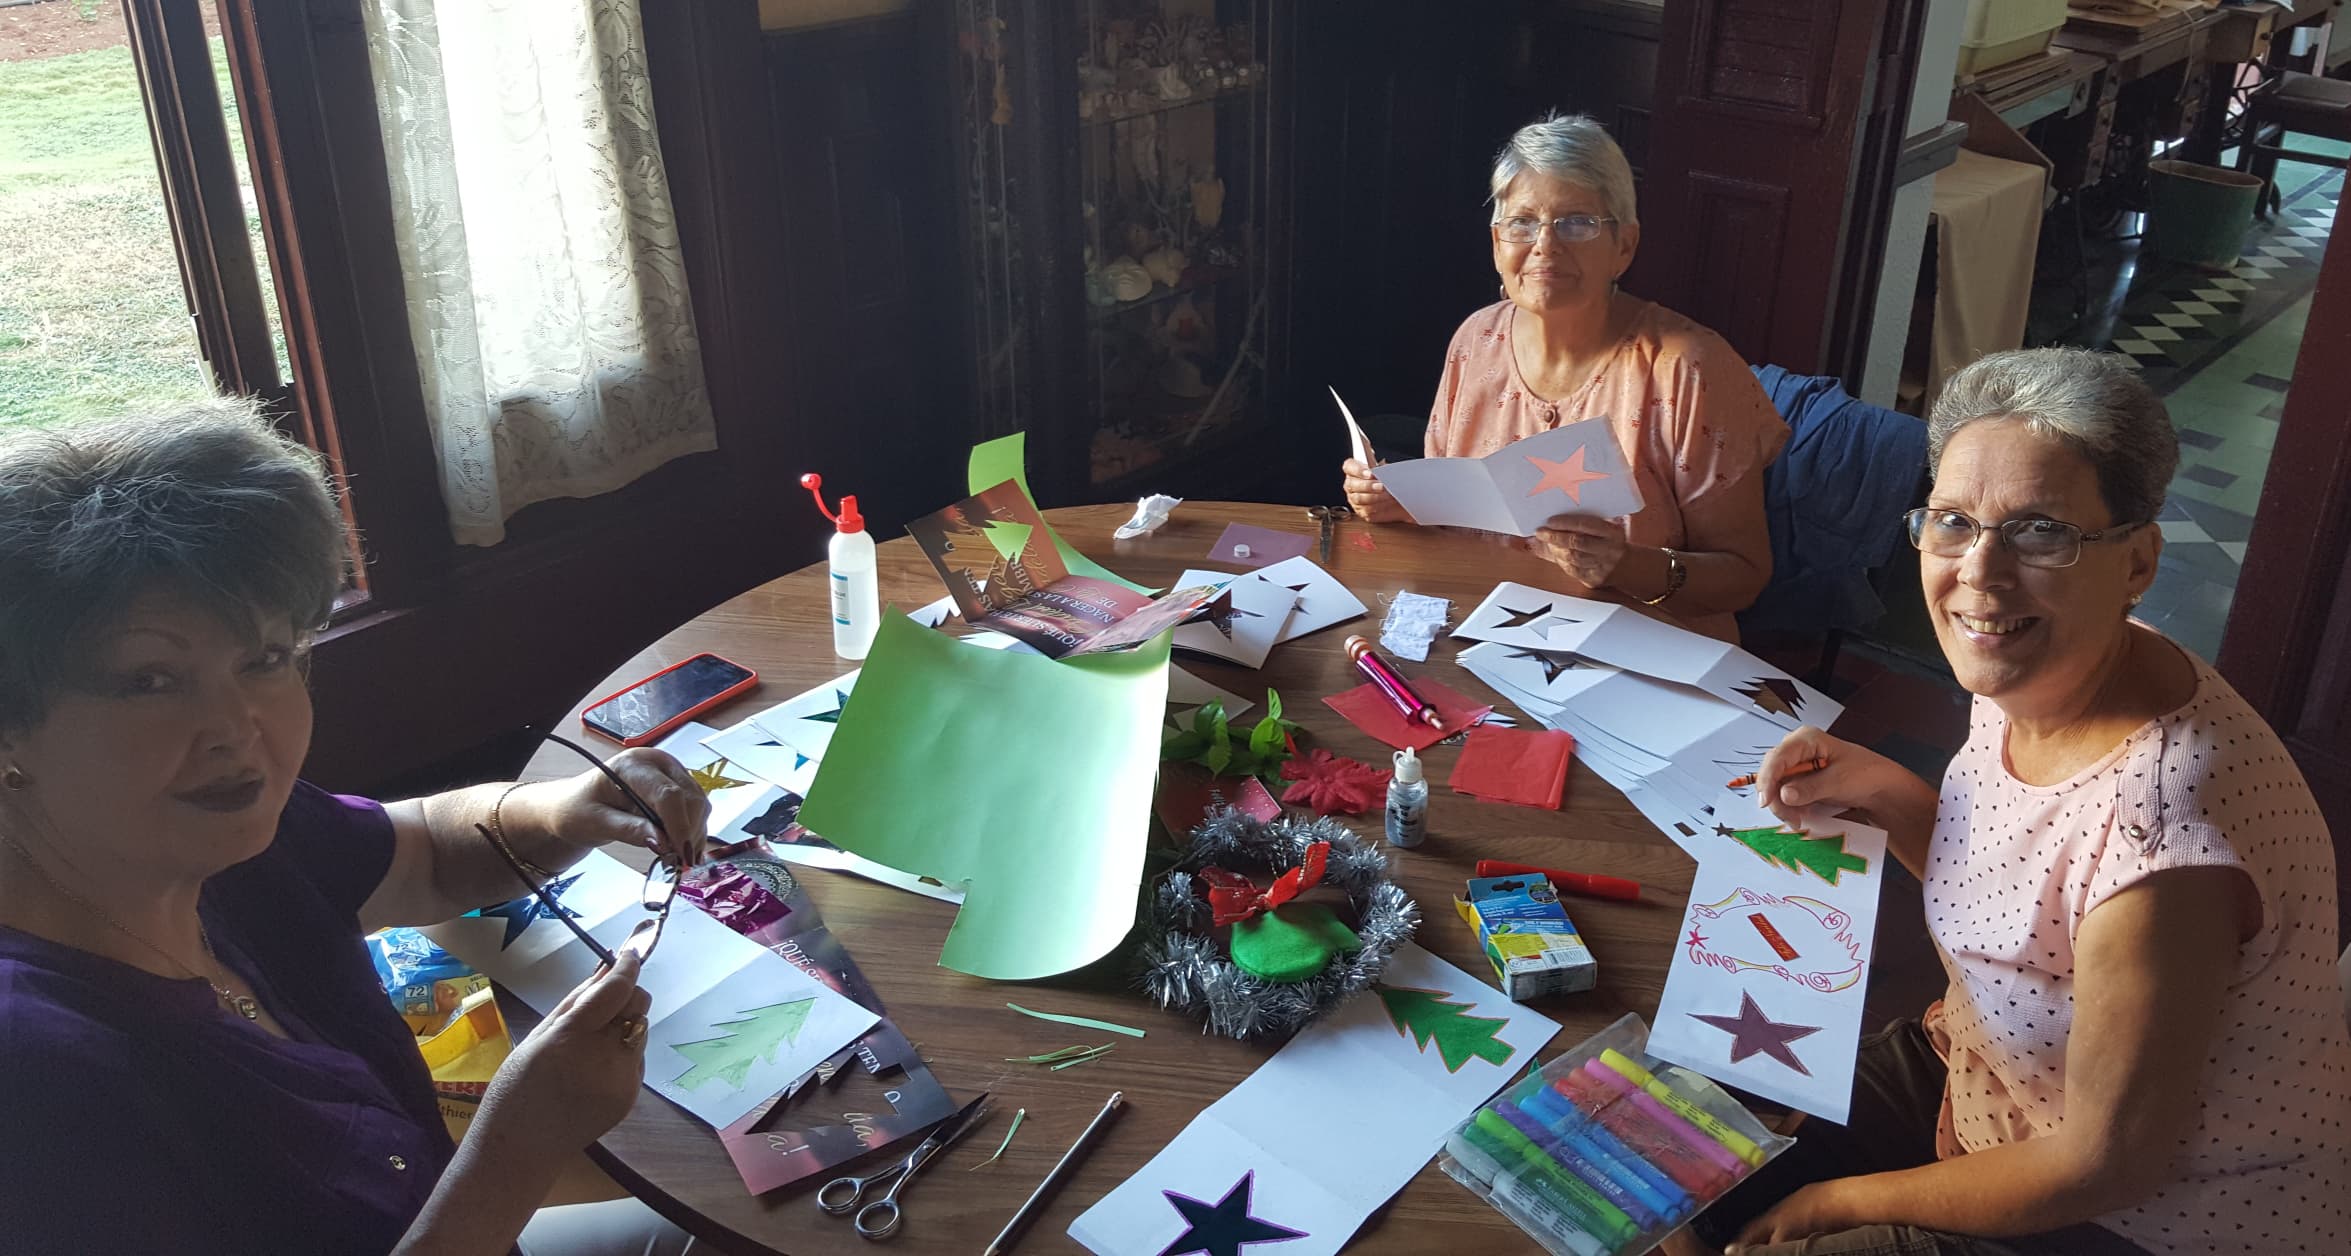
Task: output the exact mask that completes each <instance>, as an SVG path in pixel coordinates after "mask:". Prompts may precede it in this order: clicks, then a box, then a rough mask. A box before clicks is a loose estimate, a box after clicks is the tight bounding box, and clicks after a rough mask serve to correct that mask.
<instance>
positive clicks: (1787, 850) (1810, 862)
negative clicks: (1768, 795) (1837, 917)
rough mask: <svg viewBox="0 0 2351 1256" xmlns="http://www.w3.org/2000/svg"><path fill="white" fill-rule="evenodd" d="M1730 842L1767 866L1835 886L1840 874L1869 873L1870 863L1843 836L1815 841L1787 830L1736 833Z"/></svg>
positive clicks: (1825, 837) (1806, 835) (1775, 829)
mask: <svg viewBox="0 0 2351 1256" xmlns="http://www.w3.org/2000/svg"><path fill="white" fill-rule="evenodd" d="M1730 838H1731V840H1732V841H1734V842H1737V843H1738V844H1739V845H1741V846H1744V847H1746V848H1747V849H1749V850H1751V851H1754V852H1755V853H1756V854H1757V855H1760V856H1762V857H1763V860H1764V861H1765V862H1766V863H1771V864H1776V865H1778V866H1779V867H1782V868H1785V869H1787V870H1788V871H1790V872H1795V871H1798V870H1802V871H1805V872H1809V873H1811V874H1812V875H1814V876H1816V877H1819V878H1820V879H1821V880H1823V881H1826V882H1828V883H1829V884H1830V885H1835V884H1836V883H1837V878H1838V876H1840V875H1841V874H1844V873H1847V872H1867V871H1869V861H1868V860H1867V859H1864V858H1862V857H1861V856H1859V855H1856V854H1853V853H1851V852H1849V851H1847V850H1846V849H1845V835H1844V834H1842V833H1824V834H1822V835H1820V836H1818V837H1814V836H1812V835H1811V834H1808V833H1797V832H1793V831H1790V830H1788V829H1784V828H1768V829H1733V830H1731V832H1730Z"/></svg>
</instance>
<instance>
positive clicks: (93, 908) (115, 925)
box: [0, 833, 261, 1021]
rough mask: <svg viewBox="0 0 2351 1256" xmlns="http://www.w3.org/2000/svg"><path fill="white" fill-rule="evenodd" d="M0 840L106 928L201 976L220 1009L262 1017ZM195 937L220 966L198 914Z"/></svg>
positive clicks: (257, 1008) (244, 998)
mask: <svg viewBox="0 0 2351 1256" xmlns="http://www.w3.org/2000/svg"><path fill="white" fill-rule="evenodd" d="M0 842H6V843H7V844H8V849H10V850H12V851H15V852H16V857H17V858H18V859H21V860H23V861H24V863H25V865H26V866H27V867H30V868H31V869H32V870H33V871H34V872H35V873H37V874H39V876H40V878H41V879H42V880H44V881H47V882H48V883H49V888H51V889H53V890H56V891H57V892H58V893H60V894H63V895H64V896H65V897H66V898H68V899H71V900H72V901H73V902H75V903H77V904H79V905H80V906H82V907H83V908H85V909H86V910H88V911H89V912H90V914H91V915H94V916H96V917H97V918H98V919H99V920H100V921H102V922H103V923H105V924H106V926H107V927H108V928H111V929H113V930H114V931H115V932H116V933H119V934H121V935H122V936H124V937H126V938H129V939H130V940H131V941H133V942H136V943H138V944H139V945H141V946H143V947H146V948H147V949H148V950H150V951H153V952H155V954H156V955H157V956H159V957H161V958H162V959H163V961H164V962H165V963H168V964H170V965H171V966H172V967H174V968H177V969H179V970H181V971H182V972H186V973H187V974H188V976H189V977H192V978H195V979H197V980H200V981H202V982H203V983H204V984H205V985H208V986H210V987H212V998H213V1001H214V1002H216V1003H218V1004H220V1006H221V1010H222V1011H225V1012H235V1013H236V1014H237V1015H239V1016H242V1017H244V1018H245V1019H246V1020H249V1021H258V1020H260V1019H261V1004H260V1003H259V1002H258V1001H256V1000H255V999H254V997H253V996H252V995H250V994H239V993H237V992H236V991H234V990H231V989H229V988H228V987H227V986H225V985H222V984H221V983H220V982H218V981H215V980H213V979H212V978H211V977H210V976H209V975H207V974H204V973H199V972H195V971H193V970H192V969H190V968H189V967H188V966H187V965H186V964H183V963H181V962H180V961H179V960H177V959H175V958H173V957H172V954H171V953H170V952H169V951H166V950H164V949H163V948H162V947H160V946H157V945H155V944H154V943H153V942H150V941H148V940H147V939H145V938H143V937H140V936H139V935H138V934H137V933H134V932H132V931H131V929H130V927H129V926H127V925H125V924H123V923H122V922H121V921H119V920H116V919H115V918H114V917H112V916H110V915H107V914H106V909H105V908H103V907H100V906H99V905H98V904H96V903H93V902H91V901H90V900H89V899H86V898H84V897H82V896H81V895H80V894H77V893H75V892H74V891H73V889H72V887H70V886H68V885H66V884H65V882H63V881H60V880H58V879H57V878H56V877H55V876H52V875H51V874H50V872H49V870H48V869H47V868H44V867H42V866H41V861H40V860H38V859H35V858H33V854H32V852H31V851H28V850H26V849H25V848H24V847H23V846H21V845H18V844H17V840H16V839H15V838H14V837H11V836H9V835H7V834H5V833H0ZM196 937H197V939H198V940H199V941H201V942H203V943H204V958H206V959H208V960H210V961H212V966H213V967H214V968H220V967H222V964H221V962H220V956H219V954H217V953H216V952H214V951H213V949H212V933H211V931H210V930H208V929H206V928H205V927H204V921H203V920H202V919H201V918H199V919H198V920H197V921H196Z"/></svg>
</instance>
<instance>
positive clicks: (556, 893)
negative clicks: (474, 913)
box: [482, 876, 580, 951]
mask: <svg viewBox="0 0 2351 1256" xmlns="http://www.w3.org/2000/svg"><path fill="white" fill-rule="evenodd" d="M577 880H579V878H578V877H576V876H572V877H565V878H563V879H562V880H560V881H549V882H548V883H547V884H546V886H545V887H544V888H545V889H546V891H547V897H548V898H550V899H553V900H554V901H555V911H554V912H551V911H548V910H547V908H546V906H545V905H544V904H542V903H541V902H539V900H538V898H537V897H536V896H532V897H526V898H518V899H515V900H514V901H513V902H510V903H500V904H498V905H497V906H496V907H485V908H483V909H482V916H483V918H484V919H488V918H492V917H495V918H497V919H500V920H503V921H505V922H506V936H505V937H503V938H500V939H499V940H498V949H499V950H501V951H503V950H505V949H506V948H507V947H510V946H513V945H514V940H515V939H516V938H519V937H521V936H522V935H523V933H524V931H526V930H528V929H529V928H530V927H531V922H532V921H534V920H553V919H555V912H561V913H563V914H564V915H566V916H569V917H571V918H572V919H574V920H577V919H579V918H580V914H579V913H578V912H576V911H573V910H572V909H571V908H569V907H566V906H564V905H563V892H564V891H565V890H568V889H570V888H571V883H572V882H574V881H577Z"/></svg>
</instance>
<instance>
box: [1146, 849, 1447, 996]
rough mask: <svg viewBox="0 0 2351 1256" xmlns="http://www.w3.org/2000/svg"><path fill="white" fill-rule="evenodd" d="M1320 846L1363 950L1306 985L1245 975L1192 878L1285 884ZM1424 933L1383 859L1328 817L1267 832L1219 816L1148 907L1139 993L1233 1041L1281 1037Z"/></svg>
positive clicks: (1337, 959)
mask: <svg viewBox="0 0 2351 1256" xmlns="http://www.w3.org/2000/svg"><path fill="white" fill-rule="evenodd" d="M1316 842H1329V843H1330V845H1331V849H1330V855H1329V858H1328V859H1327V860H1326V862H1325V863H1324V867H1323V878H1322V883H1323V884H1324V885H1328V886H1331V887H1333V888H1335V889H1338V890H1340V891H1342V892H1343V893H1345V894H1346V895H1347V898H1348V900H1349V901H1350V902H1351V903H1352V904H1353V905H1354V907H1355V915H1356V919H1357V921H1358V923H1357V924H1356V926H1355V936H1356V937H1357V938H1358V939H1360V940H1361V941H1362V943H1363V949H1361V950H1359V951H1355V952H1353V953H1352V954H1344V955H1338V956H1334V957H1333V958H1332V959H1331V962H1330V963H1328V964H1326V965H1324V966H1323V970H1322V972H1320V973H1319V974H1317V975H1315V976H1314V977H1311V978H1309V979H1307V980H1305V981H1299V982H1287V983H1284V982H1272V981H1266V980H1264V979H1263V978H1260V977H1253V976H1251V975H1250V974H1248V973H1246V972H1243V971H1242V970H1241V969H1240V967H1239V966H1238V965H1236V964H1234V963H1233V961H1232V959H1231V957H1230V956H1228V955H1226V954H1225V953H1224V950H1223V948H1221V947H1219V946H1218V945H1217V942H1216V938H1215V937H1214V936H1213V935H1212V933H1211V932H1210V931H1211V929H1212V928H1213V927H1214V915H1213V913H1212V912H1211V911H1210V910H1209V906H1208V903H1207V901H1206V900H1205V899H1203V898H1202V897H1201V896H1200V895H1199V894H1198V893H1197V892H1196V891H1195V890H1194V888H1193V877H1194V875H1195V874H1196V873H1198V872H1199V871H1200V870H1201V869H1202V868H1206V867H1211V866H1214V867H1219V868H1227V869H1231V870H1232V871H1234V872H1241V873H1246V874H1249V875H1251V876H1259V875H1267V876H1279V875H1281V874H1282V873H1284V872H1287V871H1289V870H1290V869H1292V868H1295V867H1297V866H1298V865H1299V864H1301V863H1303V862H1305V859H1306V848H1307V847H1309V846H1311V845H1313V844H1314V843H1316ZM1419 924H1420V908H1419V906H1418V905H1416V904H1415V903H1413V901H1412V899H1411V897H1410V896H1408V895H1406V894H1405V893H1404V891H1403V890H1402V889H1401V888H1399V887H1398V886H1397V885H1396V884H1395V883H1394V882H1393V881H1390V880H1389V879H1388V857H1387V855H1386V854H1384V853H1382V852H1381V850H1380V849H1379V848H1378V847H1376V846H1373V845H1371V844H1370V843H1368V842H1366V841H1364V840H1363V839H1362V838H1360V837H1357V836H1356V835H1355V832H1354V830H1352V829H1349V828H1348V827H1347V826H1346V825H1344V824H1341V823H1339V822H1338V821H1337V820H1333V819H1331V818H1330V817H1328V816H1309V817H1299V818H1295V819H1293V818H1291V817H1288V816H1284V817H1283V818H1281V819H1278V820H1275V821H1273V822H1271V823H1261V822H1259V821H1256V820H1252V819H1250V818H1249V817H1247V816H1245V815H1242V814H1241V813H1240V812H1237V811H1235V810H1233V809H1232V808H1230V807H1224V806H1219V807H1216V808H1214V809H1212V810H1211V811H1210V812H1209V813H1208V818H1207V819H1205V820H1203V821H1201V822H1200V826H1199V827H1198V828H1195V829H1193V830H1192V844H1191V846H1190V848H1189V849H1187V850H1186V851H1185V852H1184V854H1183V856H1182V857H1181V858H1179V859H1178V860H1176V863H1175V866H1174V867H1173V868H1170V869H1169V870H1168V871H1167V872H1166V873H1165V874H1163V875H1162V876H1161V877H1160V879H1159V881H1158V883H1157V884H1155V885H1153V886H1152V887H1151V893H1150V894H1149V895H1148V896H1147V898H1146V899H1145V902H1144V904H1143V926H1142V927H1143V945H1142V947H1141V950H1140V957H1141V962H1142V965H1143V971H1142V975H1141V981H1142V986H1143V989H1144V991H1145V992H1146V993H1148V994H1149V995H1150V996H1151V997H1152V998H1153V999H1155V1000H1157V1001H1158V1003H1159V1005H1160V1006H1161V1007H1164V1008H1171V1009H1173V1010H1175V1011H1179V1012H1185V1013H1189V1014H1193V1015H1197V1016H1200V1017H1201V1018H1202V1019H1203V1020H1204V1021H1205V1022H1206V1028H1207V1029H1209V1030H1210V1031H1211V1032H1214V1033H1219V1034H1223V1035H1224V1036H1225V1037H1227V1038H1238V1039H1241V1040H1243V1041H1246V1040H1248V1039H1251V1038H1261V1037H1267V1036H1285V1035H1288V1034H1289V1033H1291V1032H1292V1031H1294V1030H1296V1029H1298V1028H1299V1027H1300V1026H1302V1025H1304V1024H1305V1023H1306V1022H1308V1021H1310V1020H1313V1019H1314V1018H1315V1017H1317V1016H1320V1015H1322V1014H1323V1013H1324V1012H1327V1011H1329V1010H1330V1009H1332V1008H1334V1007H1337V1006H1338V1005H1339V1004H1340V1003H1341V1002H1343V1001H1344V1000H1345V999H1346V998H1347V997H1348V996H1349V995H1352V994H1355V993H1356V992H1358V991H1360V990H1362V989H1363V988H1364V987H1366V986H1368V985H1370V984H1371V983H1372V981H1373V980H1374V979H1375V978H1377V977H1378V976H1379V975H1380V971H1381V970H1382V969H1384V968H1386V967H1387V964H1388V957H1389V955H1390V954H1391V953H1393V952H1394V951H1395V949H1396V946H1397V944H1398V943H1400V942H1406V941H1409V940H1410V939H1411V937H1412V932H1413V930H1414V929H1415V928H1417V927H1418V926H1419Z"/></svg>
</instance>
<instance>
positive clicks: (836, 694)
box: [800, 689, 849, 724]
mask: <svg viewBox="0 0 2351 1256" xmlns="http://www.w3.org/2000/svg"><path fill="white" fill-rule="evenodd" d="M848 705H849V691H848V690H846V689H835V690H833V705H832V707H831V709H829V710H824V711H816V712H813V713H811V714H808V715H803V716H801V717H800V718H801V719H804V720H808V721H810V722H812V723H817V724H838V723H840V722H841V709H842V708H843V707H846V706H848Z"/></svg>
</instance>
